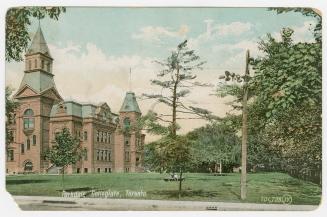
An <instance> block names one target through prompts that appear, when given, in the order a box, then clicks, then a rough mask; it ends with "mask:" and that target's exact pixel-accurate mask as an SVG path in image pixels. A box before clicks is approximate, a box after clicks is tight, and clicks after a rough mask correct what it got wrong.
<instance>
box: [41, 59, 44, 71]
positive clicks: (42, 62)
mask: <svg viewBox="0 0 327 217" xmlns="http://www.w3.org/2000/svg"><path fill="white" fill-rule="evenodd" d="M41 66H42V69H44V60H41Z"/></svg>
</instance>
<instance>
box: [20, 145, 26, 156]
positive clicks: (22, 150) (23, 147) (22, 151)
mask: <svg viewBox="0 0 327 217" xmlns="http://www.w3.org/2000/svg"><path fill="white" fill-rule="evenodd" d="M20 153H22V154H24V153H25V145H24V144H20Z"/></svg>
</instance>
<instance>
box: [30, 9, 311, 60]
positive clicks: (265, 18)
mask: <svg viewBox="0 0 327 217" xmlns="http://www.w3.org/2000/svg"><path fill="white" fill-rule="evenodd" d="M208 19H211V20H213V21H215V23H216V24H217V25H219V24H228V23H232V22H242V23H247V22H249V23H251V24H253V27H252V28H251V31H250V32H247V33H245V34H242V35H240V36H238V37H220V38H219V40H218V41H216V43H234V42H237V41H241V40H243V39H249V38H252V39H253V38H258V37H260V36H262V35H264V34H265V33H267V32H271V33H272V32H278V31H280V29H281V28H283V27H285V26H296V25H301V24H303V23H304V22H305V21H309V20H312V18H309V17H304V16H302V15H301V14H299V13H293V12H292V13H286V14H280V15H276V12H274V11H267V9H266V8H103V7H101V8H98V7H93V8H92V7H90V8H83V7H74V8H69V7H68V8H67V12H66V13H65V14H62V15H61V16H60V19H59V21H53V20H49V19H45V20H42V29H43V31H44V34H45V37H46V39H47V41H48V43H51V44H55V45H59V46H65V43H66V42H67V41H73V42H75V43H76V44H81V45H84V44H86V43H89V42H92V43H94V44H96V45H97V46H98V47H101V48H102V50H103V51H104V52H105V53H107V54H110V55H133V54H137V55H140V54H143V55H147V56H158V57H161V54H165V53H166V51H165V50H161V49H157V47H156V46H154V45H153V44H151V43H148V42H144V41H138V40H135V39H133V38H132V35H133V34H135V33H137V32H138V31H139V29H141V28H142V27H144V26H162V27H166V28H169V29H171V30H172V31H173V30H177V29H178V28H179V27H180V26H181V25H187V26H189V32H188V33H187V36H186V38H193V37H196V36H198V35H199V34H201V33H202V32H204V31H206V25H205V23H204V20H208ZM36 26H37V22H34V25H32V26H31V28H30V30H31V32H34V31H35V29H36ZM178 42H179V40H167V42H166V43H167V44H169V45H170V46H174V45H175V44H176V43H178Z"/></svg>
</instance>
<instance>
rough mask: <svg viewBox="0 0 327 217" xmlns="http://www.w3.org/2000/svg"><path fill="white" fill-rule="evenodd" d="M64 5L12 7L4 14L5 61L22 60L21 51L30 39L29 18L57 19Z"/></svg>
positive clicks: (63, 10)
mask: <svg viewBox="0 0 327 217" xmlns="http://www.w3.org/2000/svg"><path fill="white" fill-rule="evenodd" d="M65 11H66V9H65V8H64V7H13V8H10V9H9V10H8V11H7V15H6V61H8V62H10V61H17V62H18V61H22V60H23V57H22V54H23V52H24V51H25V50H26V49H27V46H28V44H29V41H30V40H31V38H30V36H29V34H28V26H29V25H31V18H38V19H43V18H45V17H50V18H51V19H54V20H58V18H59V15H60V14H61V13H63V12H65Z"/></svg>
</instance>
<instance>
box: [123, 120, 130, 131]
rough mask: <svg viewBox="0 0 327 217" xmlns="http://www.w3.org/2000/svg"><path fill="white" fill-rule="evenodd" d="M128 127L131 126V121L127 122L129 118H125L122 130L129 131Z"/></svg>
mask: <svg viewBox="0 0 327 217" xmlns="http://www.w3.org/2000/svg"><path fill="white" fill-rule="evenodd" d="M130 126H131V121H130V120H129V118H125V119H124V129H129V127H130Z"/></svg>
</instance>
